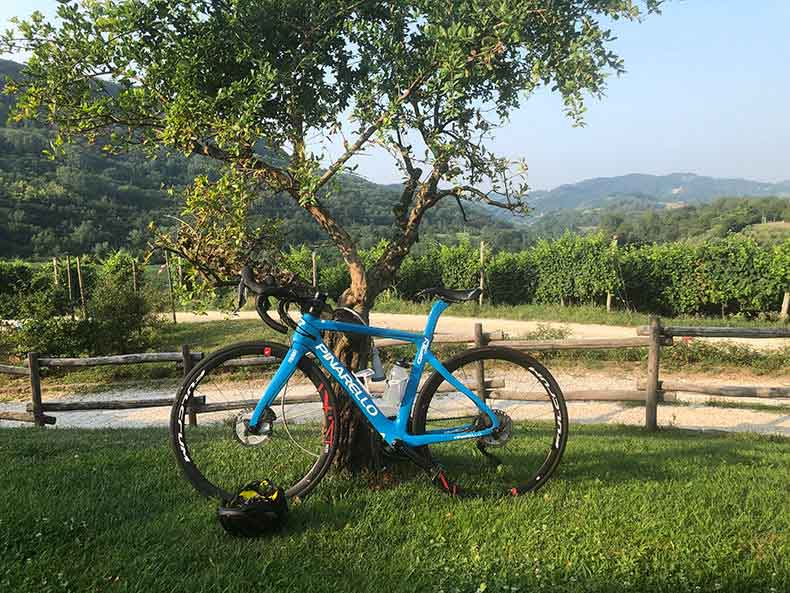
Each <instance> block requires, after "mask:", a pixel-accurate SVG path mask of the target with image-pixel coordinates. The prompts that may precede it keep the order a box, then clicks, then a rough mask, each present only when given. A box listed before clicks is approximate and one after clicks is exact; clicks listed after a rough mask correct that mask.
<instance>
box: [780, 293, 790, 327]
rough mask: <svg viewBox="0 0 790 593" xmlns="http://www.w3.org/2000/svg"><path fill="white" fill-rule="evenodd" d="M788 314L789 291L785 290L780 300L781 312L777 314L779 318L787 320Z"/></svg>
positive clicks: (789, 310) (789, 312)
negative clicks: (782, 298) (783, 296)
mask: <svg viewBox="0 0 790 593" xmlns="http://www.w3.org/2000/svg"><path fill="white" fill-rule="evenodd" d="M789 314H790V291H787V290H786V291H785V298H784V300H782V312H781V313H780V314H779V319H781V320H782V321H787V317H788V315H789Z"/></svg>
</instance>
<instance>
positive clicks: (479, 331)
mask: <svg viewBox="0 0 790 593" xmlns="http://www.w3.org/2000/svg"><path fill="white" fill-rule="evenodd" d="M487 343H488V340H487V339H486V337H485V335H484V334H483V324H482V323H475V348H482V347H483V346H485V345H486V344H487ZM484 364H485V363H484V362H483V361H482V360H479V361H478V362H476V363H475V366H476V368H475V381H476V382H477V394H478V395H479V396H480V399H482V400H483V401H485V400H486V395H487V394H486V370H485V366H484Z"/></svg>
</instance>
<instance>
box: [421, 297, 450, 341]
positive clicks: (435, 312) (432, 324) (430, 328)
mask: <svg viewBox="0 0 790 593" xmlns="http://www.w3.org/2000/svg"><path fill="white" fill-rule="evenodd" d="M449 306H450V303H448V302H446V301H443V300H441V299H440V300H438V301H434V303H433V306H432V307H431V312H430V313H429V314H428V321H427V323H426V324H425V335H426V337H429V338H430V339H431V341H433V334H434V332H435V331H436V324H437V323H438V322H439V317H440V316H441V314H442V313H443V312H444V310H445V309H447V307H449Z"/></svg>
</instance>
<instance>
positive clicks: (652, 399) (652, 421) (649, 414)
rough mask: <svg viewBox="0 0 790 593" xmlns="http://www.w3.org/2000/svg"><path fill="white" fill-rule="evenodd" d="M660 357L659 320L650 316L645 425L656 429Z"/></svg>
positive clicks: (650, 429) (653, 429)
mask: <svg viewBox="0 0 790 593" xmlns="http://www.w3.org/2000/svg"><path fill="white" fill-rule="evenodd" d="M660 358H661V320H660V319H659V318H658V317H656V316H655V315H651V316H650V348H649V350H648V355H647V393H646V394H645V427H646V428H647V430H649V431H651V432H653V431H655V430H657V429H658V368H659V361H660Z"/></svg>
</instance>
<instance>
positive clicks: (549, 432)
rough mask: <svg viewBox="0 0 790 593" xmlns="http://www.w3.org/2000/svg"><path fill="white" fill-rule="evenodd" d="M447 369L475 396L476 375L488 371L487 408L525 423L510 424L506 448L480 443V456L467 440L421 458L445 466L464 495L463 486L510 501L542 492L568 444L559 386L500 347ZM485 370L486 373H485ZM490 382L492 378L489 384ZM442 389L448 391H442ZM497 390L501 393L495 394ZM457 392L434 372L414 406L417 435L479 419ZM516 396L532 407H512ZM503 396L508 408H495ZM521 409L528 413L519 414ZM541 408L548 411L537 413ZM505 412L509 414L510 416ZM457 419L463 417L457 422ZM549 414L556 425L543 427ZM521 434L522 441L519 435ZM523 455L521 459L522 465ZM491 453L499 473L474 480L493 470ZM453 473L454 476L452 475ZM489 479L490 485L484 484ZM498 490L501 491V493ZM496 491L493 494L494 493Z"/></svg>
mask: <svg viewBox="0 0 790 593" xmlns="http://www.w3.org/2000/svg"><path fill="white" fill-rule="evenodd" d="M488 363H491V364H488ZM443 364H444V366H445V367H446V368H447V370H448V371H449V372H450V373H451V374H453V375H454V376H455V377H456V378H457V379H459V380H461V382H462V383H464V385H466V386H467V387H468V388H470V389H471V390H473V391H476V390H477V388H476V385H477V383H476V380H477V375H476V371H477V369H478V368H479V366H480V364H482V365H484V366H486V365H487V366H489V367H490V368H491V369H493V372H492V371H489V372H487V373H485V375H484V377H485V378H486V380H487V382H486V385H491V386H492V387H491V388H490V389H489V390H488V391H487V392H486V393H487V395H489V396H491V399H490V401H488V402H487V403H488V405H489V407H491V408H492V409H495V410H499V412H498V413H502V414H505V415H507V417H508V418H510V419H511V421H512V420H513V419H512V418H511V415H516V414H517V413H518V414H520V415H521V416H523V418H522V419H521V420H520V421H518V420H516V421H513V422H512V425H511V434H510V436H509V437H508V439H507V440H504V439H503V441H504V442H503V443H502V445H501V446H500V445H498V444H497V445H486V444H485V443H481V444H482V445H483V449H484V450H481V449H480V448H478V443H480V442H481V440H474V439H464V440H457V441H451V442H449V443H440V444H435V445H430V446H426V447H422V448H421V449H420V451H421V453H422V454H423V455H426V456H427V457H428V459H429V460H430V461H431V462H433V463H438V464H439V465H440V466H442V467H443V468H444V469H445V470H446V471H447V475H448V477H449V479H451V480H453V481H455V482H457V483H458V485H459V486H460V488H461V489H462V491H463V490H467V491H469V490H470V488H469V484H468V483H467V484H465V483H464V481H465V480H466V481H467V482H470V481H471V482H473V483H474V484H472V486H473V488H472V490H475V489H476V490H478V491H481V492H489V493H500V494H510V495H519V494H523V493H525V492H533V491H535V490H537V489H538V488H540V487H541V486H543V485H544V484H545V483H546V482H547V480H548V479H549V478H550V477H551V476H552V474H553V473H554V472H555V470H556V469H557V466H558V465H559V463H560V460H561V459H562V455H563V453H564V451H565V446H566V443H567V440H568V411H567V406H566V405H565V399H564V397H563V395H562V390H561V389H560V386H559V384H558V383H557V381H556V380H555V379H554V377H553V376H552V375H551V373H550V372H549V371H548V369H546V367H545V366H543V365H542V364H541V363H540V362H538V361H537V360H535V359H534V358H533V357H531V356H529V355H528V354H525V353H523V352H521V351H519V350H514V349H512V348H506V347H498V346H489V347H482V348H476V349H472V350H467V351H464V352H462V353H461V354H458V355H456V356H454V357H452V358H451V359H449V360H448V361H446V362H444V363H443ZM483 370H484V372H485V368H484V369H483ZM460 371H463V372H460ZM467 371H471V372H467ZM522 372H523V375H522ZM515 375H518V376H519V377H521V376H523V377H524V378H523V379H521V381H522V382H521V383H519V379H518V378H517V377H516V376H515ZM530 376H531V377H532V378H533V379H534V382H533V383H530V382H529V379H527V377H530ZM489 377H491V379H490V380H489ZM508 383H510V384H511V386H512V387H514V388H511V390H509V391H507V389H508ZM443 384H445V385H446V387H444V388H443V389H440V388H441V387H442V385H443ZM520 385H527V387H519V386H520ZM532 385H535V386H538V387H537V388H536V390H535V391H530V389H532ZM497 386H499V387H502V388H503V389H501V390H500V391H497V390H496V388H497ZM453 390H454V388H451V387H450V386H449V384H448V383H447V382H446V380H445V379H444V377H443V376H442V375H441V374H439V373H438V372H436V371H434V372H433V373H432V374H431V375H430V377H429V378H428V379H427V380H426V382H425V384H424V385H423V387H422V388H421V390H420V392H419V394H418V395H417V399H416V401H415V404H414V408H413V411H412V419H411V432H412V433H413V434H424V433H425V432H426V430H427V429H428V428H430V427H432V426H437V427H438V426H446V425H452V423H455V424H456V425H457V423H458V420H459V419H461V418H471V417H472V416H471V415H472V414H474V413H475V412H477V413H478V414H479V408H477V407H476V406H475V405H474V403H473V402H472V401H471V400H469V399H468V398H467V397H466V396H464V395H463V394H460V393H459V392H457V391H453ZM514 392H521V393H522V394H529V397H530V398H532V400H531V401H530V402H529V403H524V404H521V403H519V404H514V403H512V402H513V397H514V396H513V393H514ZM541 393H543V394H545V399H542V398H541ZM453 394H455V395H453ZM505 395H508V397H509V398H511V399H510V401H509V402H508V403H506V404H505V406H506V407H505V408H502V409H500V408H498V407H497V406H496V405H495V403H499V402H497V396H499V397H503V396H505ZM502 401H504V400H502ZM519 405H520V406H522V407H523V408H524V409H522V410H519V409H517V408H518V406H519ZM541 405H543V406H545V408H544V409H538V408H539V406H541ZM462 406H464V407H462ZM504 410H508V411H509V413H508V411H504ZM459 414H461V415H460V416H459ZM463 414H467V415H466V416H464V415H463ZM549 414H550V415H551V417H552V420H551V421H550V422H548V423H543V422H542V421H541V418H543V417H545V416H548V415H549ZM484 417H485V416H484V415H482V416H478V420H477V421H481V420H480V418H484ZM451 420H452V422H451ZM519 422H520V423H519ZM530 423H531V424H530ZM544 424H545V426H544ZM489 425H490V424H489ZM522 429H523V430H522ZM517 430H518V433H519V434H518V435H516V431H517ZM522 433H523V434H522ZM517 437H518V438H517ZM518 439H521V440H518ZM538 439H540V440H541V441H540V443H538V444H537V445H536V444H535V442H536V441H537V440H538ZM508 445H510V446H511V447H512V448H513V452H512V453H509V454H508V460H507V461H508V462H509V463H510V465H509V466H507V467H504V463H505V461H502V459H503V454H502V451H503V450H504V449H505V448H506V447H507V446H508ZM541 445H546V446H547V450H546V452H545V456H544V454H543V453H540V451H539V449H540V446H541ZM464 448H466V449H464ZM445 449H449V452H448V453H446V454H443V452H444V450H445ZM519 452H521V454H522V457H521V461H520V457H519ZM487 453H490V454H492V455H494V456H495V457H496V458H497V460H498V461H500V462H501V463H500V464H499V465H497V466H496V471H495V472H493V473H492V472H488V473H487V472H486V470H485V469H484V470H483V471H482V472H481V477H479V476H476V475H472V472H474V471H476V470H475V469H474V468H475V466H476V464H477V465H483V466H486V465H489V464H486V463H485V461H486V457H487ZM467 458H468V459H467ZM448 459H449V462H448V461H447V460H448ZM489 460H490V458H489ZM527 461H529V462H530V466H529V467H525V464H526V462H527ZM466 462H468V464H469V465H468V467H467V466H463V467H462V465H461V463H466ZM469 468H472V469H469ZM454 470H455V471H456V475H454ZM486 476H488V479H489V481H491V483H485V479H486ZM494 481H496V482H497V483H494ZM497 486H499V487H501V490H500V489H499V488H498V487H497ZM492 489H493V492H491V491H492Z"/></svg>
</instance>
